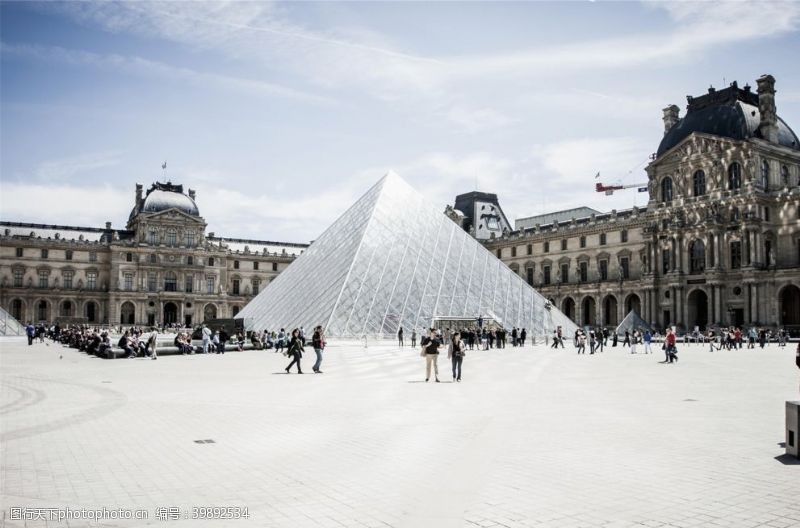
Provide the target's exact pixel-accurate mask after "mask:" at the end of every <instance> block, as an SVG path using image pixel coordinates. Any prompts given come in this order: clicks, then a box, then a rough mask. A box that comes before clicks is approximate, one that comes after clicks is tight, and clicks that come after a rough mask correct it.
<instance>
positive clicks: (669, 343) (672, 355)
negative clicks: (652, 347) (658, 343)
mask: <svg viewBox="0 0 800 528" xmlns="http://www.w3.org/2000/svg"><path fill="white" fill-rule="evenodd" d="M664 346H665V347H666V352H667V360H668V362H669V363H676V362H677V361H678V349H677V348H675V332H673V331H672V329H671V328H668V329H667V337H666V338H665V339H664Z"/></svg>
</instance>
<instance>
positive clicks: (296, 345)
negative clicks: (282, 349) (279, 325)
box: [286, 328, 303, 374]
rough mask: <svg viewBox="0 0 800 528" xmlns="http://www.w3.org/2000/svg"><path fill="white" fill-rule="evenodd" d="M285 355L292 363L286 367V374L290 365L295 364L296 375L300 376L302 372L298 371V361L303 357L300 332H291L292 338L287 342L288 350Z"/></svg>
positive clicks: (296, 330)
mask: <svg viewBox="0 0 800 528" xmlns="http://www.w3.org/2000/svg"><path fill="white" fill-rule="evenodd" d="M286 355H288V356H290V357H291V358H292V362H291V363H289V366H288V367H286V373H287V374H288V373H289V369H290V368H292V365H294V364H295V363H297V373H298V374H302V373H303V371H302V370H300V359H301V358H302V357H303V342H302V341H301V340H300V330H298V329H297V328H295V329H294V330H292V338H291V340H290V341H289V348H288V350H287V352H286Z"/></svg>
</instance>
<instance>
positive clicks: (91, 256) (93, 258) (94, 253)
mask: <svg viewBox="0 0 800 528" xmlns="http://www.w3.org/2000/svg"><path fill="white" fill-rule="evenodd" d="M89 262H97V251H90V252H89Z"/></svg>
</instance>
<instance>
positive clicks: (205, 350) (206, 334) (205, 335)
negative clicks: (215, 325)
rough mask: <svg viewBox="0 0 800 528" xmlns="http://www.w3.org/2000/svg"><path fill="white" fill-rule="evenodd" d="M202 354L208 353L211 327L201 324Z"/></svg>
mask: <svg viewBox="0 0 800 528" xmlns="http://www.w3.org/2000/svg"><path fill="white" fill-rule="evenodd" d="M202 334H203V354H208V346H209V344H210V343H211V329H210V328H209V327H208V326H206V325H203V331H202Z"/></svg>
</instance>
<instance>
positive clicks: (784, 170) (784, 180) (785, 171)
mask: <svg viewBox="0 0 800 528" xmlns="http://www.w3.org/2000/svg"><path fill="white" fill-rule="evenodd" d="M781 185H783V186H784V187H788V186H789V167H787V166H786V165H781Z"/></svg>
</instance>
